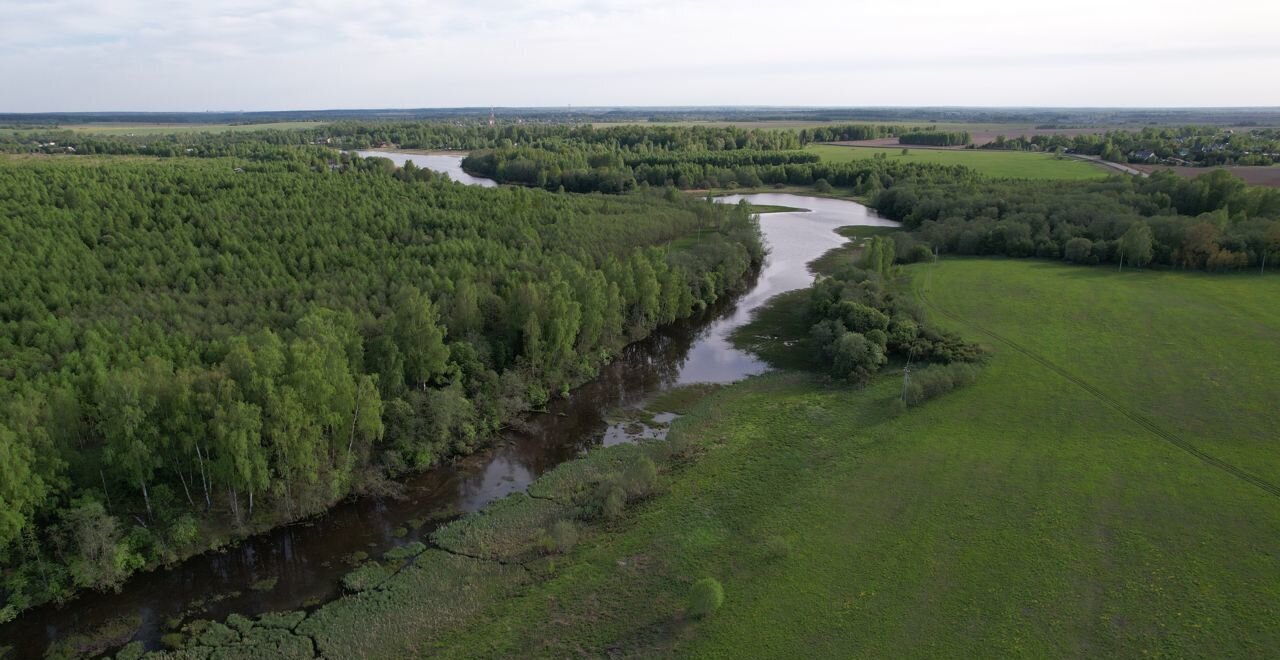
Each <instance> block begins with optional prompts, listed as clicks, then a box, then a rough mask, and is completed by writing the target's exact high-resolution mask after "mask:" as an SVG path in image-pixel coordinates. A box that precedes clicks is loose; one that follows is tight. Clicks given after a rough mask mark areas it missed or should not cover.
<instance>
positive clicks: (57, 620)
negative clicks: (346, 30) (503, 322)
mask: <svg viewBox="0 0 1280 660" xmlns="http://www.w3.org/2000/svg"><path fill="white" fill-rule="evenodd" d="M362 153H363V154H364V155H370V156H385V157H389V158H393V159H394V160H396V161H397V162H398V163H403V162H404V161H405V160H412V161H413V162H414V163H415V164H416V165H419V166H421V167H429V168H431V169H435V170H440V171H446V172H449V174H450V176H451V177H452V178H453V179H454V180H455V181H460V182H469V183H471V184H473V185H486V186H492V185H494V182H493V181H490V180H488V179H479V178H477V177H471V176H470V175H467V174H465V173H463V172H462V170H461V157H460V156H447V155H441V154H431V155H420V154H398V153H382V152H362ZM442 159H443V160H442ZM741 199H746V200H748V201H749V202H752V203H756V204H762V205H764V204H768V205H780V206H788V207H793V208H803V209H809V210H808V211H806V212H786V213H768V214H764V215H762V216H761V218H760V227H761V230H762V232H763V234H764V238H765V242H766V244H767V245H768V247H769V255H768V257H767V259H766V260H765V264H764V267H763V268H762V269H761V271H760V274H759V276H758V277H757V278H756V279H755V281H754V282H753V283H752V285H751V287H750V289H749V290H748V291H747V292H746V293H744V294H742V295H740V296H737V297H736V298H734V299H732V300H727V301H724V302H722V303H721V304H719V305H717V306H715V307H713V308H712V309H710V310H707V312H705V313H703V314H701V315H699V316H697V317H694V318H690V319H684V320H682V321H679V322H676V323H674V324H671V325H669V326H666V327H663V328H660V329H659V330H658V331H656V332H654V333H653V334H652V335H650V336H649V337H648V338H646V339H644V340H641V341H639V342H636V343H634V344H631V345H630V346H627V347H626V348H625V349H623V351H622V352H621V354H620V355H619V357H618V359H617V360H615V361H614V362H613V363H611V364H609V365H608V366H606V367H605V368H604V369H602V371H601V373H600V375H599V376H598V377H597V378H595V379H594V380H592V381H590V382H589V383H587V384H586V385H583V386H582V387H579V388H577V389H575V390H574V391H573V392H572V393H571V394H570V396H569V397H567V398H564V399H559V400H556V401H554V402H552V404H551V405H550V406H549V413H550V414H541V415H531V416H529V417H527V418H526V419H524V420H522V421H521V422H520V423H519V424H517V425H515V428H513V429H512V430H511V431H508V432H506V433H504V434H503V436H502V437H500V438H498V439H497V441H496V442H494V443H493V444H492V445H490V446H489V447H488V448H486V449H484V450H482V451H480V452H478V453H476V454H473V455H471V456H468V457H466V458H463V459H461V460H459V461H458V462H457V463H455V464H452V465H447V466H442V467H438V468H433V469H431V470H428V471H426V472H423V473H420V474H417V475H414V476H412V477H409V478H408V479H407V480H406V481H405V482H404V485H405V492H404V497H403V498H374V497H365V498H359V499H352V500H348V501H345V502H343V503H341V504H339V505H338V506H336V507H334V508H333V509H331V510H330V511H329V512H328V513H326V514H325V515H323V516H320V517H317V518H314V519H312V520H308V521H303V522H300V523H296V524H293V525H288V526H285V527H280V528H277V529H275V530H272V531H270V532H266V533H264V534H260V535H258V536H254V537H252V538H249V539H246V540H245V541H243V542H242V543H240V544H239V545H237V546H235V547H232V548H229V549H226V550H223V551H219V552H209V553H205V554H202V555H198V556H196V557H192V558H190V559H188V560H186V561H183V562H181V563H179V564H177V565H176V566H173V567H170V568H165V569H161V570H156V571H151V572H148V573H142V574H139V575H136V576H134V577H133V578H131V579H130V580H129V581H128V582H126V583H125V584H124V586H123V588H122V589H121V590H120V591H119V592H117V593H101V592H87V593H84V594H82V595H80V596H79V597H78V598H76V599H74V600H72V601H70V602H68V603H66V604H64V605H62V606H57V605H52V604H51V605H45V606H41V607H38V608H35V609H33V610H31V611H29V612H27V613H25V614H23V615H21V616H19V617H18V618H17V619H16V620H15V621H13V622H11V623H9V624H6V625H4V626H0V649H3V647H4V646H6V645H10V646H13V647H14V652H15V654H16V657H19V658H33V657H39V656H40V655H41V654H42V653H43V652H44V650H45V648H46V647H47V646H48V645H49V644H50V643H51V642H53V641H55V640H57V639H58V638H59V637H61V636H63V635H69V634H73V633H78V632H84V631H88V630H92V629H94V628H97V627H98V626H101V625H102V624H103V623H105V622H108V621H110V620H112V619H116V618H119V617H122V616H136V617H139V618H141V621H142V627H141V628H140V629H139V631H138V633H137V634H136V635H135V636H134V639H136V640H141V641H143V642H144V643H145V644H146V645H147V647H148V648H150V649H156V648H159V646H160V644H159V640H160V637H161V636H162V635H163V634H164V633H166V632H168V630H169V628H168V626H169V625H170V624H171V623H172V621H171V620H187V619H193V618H202V619H213V620H221V619H224V618H225V617H226V616H228V615H230V614H232V613H239V614H244V615H255V614H259V613H261V612H266V611H273V610H290V609H297V608H300V607H309V606H314V605H316V604H319V603H323V602H326V601H329V600H332V599H333V598H336V597H337V596H339V595H340V581H341V578H342V576H343V575H344V574H345V573H347V572H348V571H349V570H350V569H351V567H350V565H349V564H348V563H347V562H346V561H345V560H346V558H348V557H350V556H351V555H352V554H353V553H356V552H365V553H368V555H369V556H378V555H381V554H382V553H383V552H385V551H386V550H388V549H390V548H392V547H394V546H397V545H402V544H405V543H408V542H411V541H415V540H421V541H424V542H426V540H427V537H428V536H429V535H430V534H431V532H432V531H433V530H434V529H435V527H436V524H433V523H426V524H421V525H420V526H416V529H415V528H414V527H415V525H412V524H409V523H410V522H411V521H421V520H423V519H427V518H433V517H434V518H437V519H440V520H443V519H447V518H449V517H452V516H456V515H457V514H459V513H465V512H470V511H475V510H477V509H480V508H481V507H483V506H484V505H485V504H487V503H489V502H492V501H493V500H495V499H498V498H501V497H504V496H506V495H508V494H510V493H513V492H516V491H522V490H524V489H525V488H527V487H528V485H529V484H530V483H531V482H532V481H533V480H534V479H536V478H537V477H538V476H539V475H541V474H542V473H544V472H546V471H547V470H549V469H551V468H553V467H555V466H556V465H558V464H560V463H562V462H564V461H567V460H570V459H572V458H574V457H575V456H578V455H579V454H581V453H582V452H584V451H586V450H588V449H590V448H592V447H595V446H599V445H602V444H615V443H617V442H627V441H630V440H634V439H635V438H636V437H641V436H646V437H647V436H651V435H653V429H649V428H642V429H641V430H640V431H639V432H638V433H637V432H635V429H634V428H630V429H629V428H627V427H624V425H623V424H618V423H615V424H611V423H610V422H609V421H607V419H606V415H607V414H608V413H609V412H610V411H613V410H617V409H619V408H627V407H632V406H636V405H638V404H640V403H641V402H643V401H644V400H645V399H646V398H649V397H652V396H653V395H654V394H656V393H658V392H661V391H663V390H664V389H667V388H671V387H674V386H677V385H682V384H690V383H706V382H715V383H725V382H732V381H735V380H740V379H742V378H745V377H747V376H751V375H755V374H759V373H762V372H763V371H765V369H766V366H765V365H764V363H762V362H761V361H760V360H758V359H756V358H755V357H754V356H752V355H751V354H749V353H745V352H743V351H740V350H738V349H736V348H734V347H733V346H732V345H731V344H730V343H729V340H728V336H729V334H730V333H731V332H732V331H733V329H735V328H737V327H739V326H741V325H742V324H744V323H746V322H747V321H748V320H750V318H751V315H752V313H753V312H754V311H755V310H756V309H757V308H758V307H760V305H762V304H763V303H764V302H765V301H766V300H768V299H769V298H770V297H772V296H774V295H777V294H779V293H782V292H784V291H790V290H794V289H798V288H803V287H805V286H808V285H809V283H810V282H812V279H813V276H812V274H811V273H810V272H809V270H808V268H807V267H806V264H807V263H808V262H809V261H812V260H813V259H815V258H817V257H819V256H821V255H822V254H823V253H824V252H826V251H827V250H829V249H831V248H834V247H837V246H839V245H841V244H842V243H843V242H844V239H843V238H842V237H840V236H839V235H837V234H835V233H834V230H835V229H836V228H838V227H842V226H847V225H874V226H890V225H894V224H895V223H893V222H891V221H889V220H885V219H883V218H880V217H877V216H876V215H875V214H874V212H872V211H870V210H868V209H867V208H866V207H864V206H862V205H860V204H856V203H854V202H849V201H843V200H835V199H827V198H821V197H809V196H800V195H790V194H779V193H762V194H752V195H733V196H728V197H720V198H718V199H717V201H720V202H723V203H736V202H738V201H739V200H741ZM398 530H399V532H400V533H397V531H398ZM406 531H407V534H406V533H404V532H406ZM271 579H275V582H274V583H272V584H269V585H268V583H266V582H263V581H264V580H271ZM255 584H256V585H257V587H258V588H256V589H255V588H254V585H255ZM0 656H3V651H2V650H0Z"/></svg>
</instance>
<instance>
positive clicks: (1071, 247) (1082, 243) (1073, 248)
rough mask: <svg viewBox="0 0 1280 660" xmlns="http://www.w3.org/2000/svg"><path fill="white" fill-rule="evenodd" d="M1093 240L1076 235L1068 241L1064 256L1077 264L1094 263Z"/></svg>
mask: <svg viewBox="0 0 1280 660" xmlns="http://www.w3.org/2000/svg"><path fill="white" fill-rule="evenodd" d="M1092 256H1093V241H1091V240H1089V239H1087V238H1080V237H1076V238H1073V239H1071V240H1069V241H1067V246H1066V249H1065V251H1064V253H1063V258H1064V259H1066V260H1067V261H1070V262H1072V263H1077V264H1087V263H1093V261H1092Z"/></svg>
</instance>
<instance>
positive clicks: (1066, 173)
mask: <svg viewBox="0 0 1280 660" xmlns="http://www.w3.org/2000/svg"><path fill="white" fill-rule="evenodd" d="M807 149H808V150H809V151H812V152H813V153H816V154H818V156H819V157H821V158H822V159H823V160H825V161H831V162H837V163H839V162H848V161H855V160H866V159H871V158H874V157H875V156H876V155H877V154H884V156H885V158H888V159H890V160H897V161H903V162H909V163H938V164H942V165H964V166H966V167H971V168H973V169H974V170H977V171H978V172H981V173H983V174H986V175H989V176H993V177H1009V178H1019V179H1100V178H1104V177H1106V176H1107V171H1106V170H1105V169H1103V168H1101V167H1099V166H1096V165H1093V164H1090V163H1086V162H1082V161H1079V160H1072V159H1059V158H1055V157H1054V156H1052V155H1049V154H1040V153H1031V152H1022V151H985V150H983V151H979V150H975V149H968V150H963V149H962V150H954V149H920V148H915V147H908V148H907V153H906V155H903V153H902V149H903V147H893V148H873V147H841V146H834V145H825V144H819V145H810V146H809V147H807Z"/></svg>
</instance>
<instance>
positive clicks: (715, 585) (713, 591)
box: [689, 577, 724, 619]
mask: <svg viewBox="0 0 1280 660" xmlns="http://www.w3.org/2000/svg"><path fill="white" fill-rule="evenodd" d="M723 604H724V587H722V586H720V583H719V582H718V581H717V580H716V579H715V578H710V577H706V578H702V579H701V580H698V581H697V582H695V583H693V588H692V589H690V590H689V615H690V616H692V617H694V618H697V619H703V618H706V617H708V616H711V615H712V614H715V612H716V610H718V609H720V606H721V605H723Z"/></svg>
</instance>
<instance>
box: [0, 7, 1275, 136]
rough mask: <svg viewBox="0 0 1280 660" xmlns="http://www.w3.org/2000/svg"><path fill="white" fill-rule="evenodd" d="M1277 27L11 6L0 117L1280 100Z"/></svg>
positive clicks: (1196, 12)
mask: <svg viewBox="0 0 1280 660" xmlns="http://www.w3.org/2000/svg"><path fill="white" fill-rule="evenodd" d="M1277 26H1280V1H1277V0H1218V1H1216V2H1209V3H1206V2H1203V1H1197V2H1190V1H1184V0H1160V1H1159V2H1156V1H1151V0H1071V1H1070V2H1063V1H1061V0H1056V1H1054V2H1043V1H1040V0H972V1H965V2H956V1H945V2H940V1H937V0H894V1H893V2H884V1H883V0H878V1H875V2H867V1H864V0H831V1H821V0H788V1H787V2H777V1H775V2H751V1H750V0H734V1H732V2H729V1H723V0H647V1H645V2H624V1H621V0H203V1H199V2H196V1H190V2H173V1H169V0H0V112H75V111H205V110H216V111H235V110H291V109H330V108H422V107H464V106H466V107H477V106H478V107H486V106H498V107H503V106H507V107H511V106H520V107H527V106H569V105H573V106H579V107H582V106H618V105H632V106H661V105H768V106H918V105H930V106H936V105H963V106H1067V107H1134V106H1137V107H1154V106H1181V107H1186V106H1197V107H1201V106H1203V107H1208V106H1217V107H1222V106H1280V84H1278V83H1280V37H1278V36H1277V35H1278V34H1280V33H1278V32H1277Z"/></svg>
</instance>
